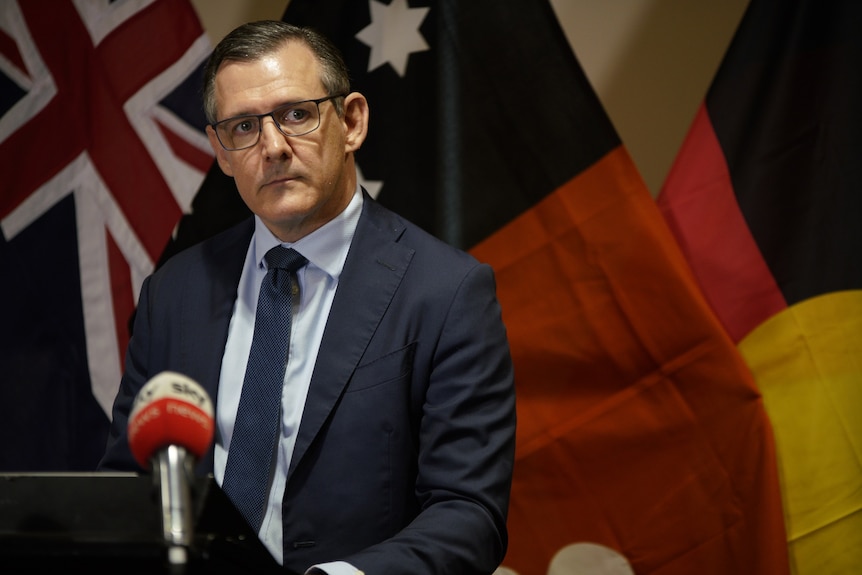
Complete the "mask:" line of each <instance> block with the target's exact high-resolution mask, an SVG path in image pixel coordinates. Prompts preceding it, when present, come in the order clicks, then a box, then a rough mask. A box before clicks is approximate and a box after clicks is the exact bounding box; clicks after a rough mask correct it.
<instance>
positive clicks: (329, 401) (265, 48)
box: [101, 21, 515, 575]
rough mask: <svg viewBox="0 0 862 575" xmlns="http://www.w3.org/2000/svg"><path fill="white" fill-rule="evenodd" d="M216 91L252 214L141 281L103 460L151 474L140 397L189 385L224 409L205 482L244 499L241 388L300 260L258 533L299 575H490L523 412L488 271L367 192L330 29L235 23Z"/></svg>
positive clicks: (360, 117) (218, 52) (215, 113)
mask: <svg viewBox="0 0 862 575" xmlns="http://www.w3.org/2000/svg"><path fill="white" fill-rule="evenodd" d="M204 100H205V102H204V105H205V109H206V113H207V115H208V119H209V121H210V122H211V125H210V126H209V127H208V129H207V133H208V135H209V140H210V143H211V145H212V147H213V150H214V151H215V154H216V157H217V160H218V163H219V166H220V167H221V169H222V170H223V171H224V172H225V173H226V174H228V175H229V176H232V177H233V178H234V179H235V182H236V185H237V189H238V190H239V193H240V195H241V197H242V199H243V200H244V201H245V203H246V204H247V205H248V206H249V208H250V209H251V211H252V212H253V213H254V218H252V219H249V220H248V221H246V222H244V223H242V224H240V225H238V226H236V227H234V228H232V229H230V230H228V231H226V232H224V233H222V234H221V235H219V236H216V237H215V238H213V239H211V240H207V241H205V242H203V243H201V244H198V245H197V246H195V247H193V248H190V249H188V250H186V251H184V252H182V253H180V254H178V255H176V256H174V257H173V258H172V259H171V260H169V261H168V262H166V264H165V265H164V266H163V267H162V268H161V269H160V270H159V271H157V272H156V273H155V274H154V275H153V276H151V277H149V278H148V279H147V280H146V281H145V282H144V284H143V287H142V290H141V295H140V299H139V303H138V312H137V316H136V320H135V328H134V335H133V337H132V340H131V342H130V344H129V349H128V352H127V357H126V362H125V366H126V367H125V373H124V375H123V379H122V382H121V386H120V390H119V393H118V396H117V399H116V402H115V405H114V411H113V423H112V429H111V433H110V438H109V441H108V447H107V451H106V454H105V457H104V459H103V461H102V464H101V467H102V468H103V469H137V467H136V466H135V464H134V461H133V459H132V458H131V456H130V454H129V448H128V440H127V436H126V426H127V423H128V416H129V409H130V406H131V403H132V401H133V399H134V397H135V395H136V394H137V392H138V390H139V389H140V388H141V387H142V386H143V385H144V384H145V383H146V381H147V380H148V379H149V378H151V377H153V376H154V375H156V374H157V373H159V372H161V371H163V370H173V371H176V372H181V373H184V374H186V375H188V376H189V377H191V378H193V379H195V380H196V381H198V382H200V383H201V385H203V386H204V387H205V388H206V389H207V391H208V392H209V393H210V395H211V397H212V398H214V401H215V404H216V440H215V446H214V448H213V450H212V452H211V453H210V455H209V456H208V457H207V458H205V459H204V460H203V461H201V462H200V463H199V466H198V471H199V472H201V473H209V472H212V473H214V475H215V478H216V481H217V482H218V483H219V484H220V485H222V486H223V487H224V488H225V491H226V492H228V494H229V495H230V496H231V497H232V499H234V501H235V502H237V504H239V503H238V502H239V499H241V496H242V494H239V495H237V496H234V495H232V494H231V491H230V490H229V489H228V483H229V480H228V479H227V476H228V475H230V471H229V470H230V469H231V468H232V464H234V463H235V462H236V460H238V458H239V457H240V456H239V455H235V452H237V453H238V449H239V448H236V449H234V443H236V444H237V445H239V442H240V440H239V439H237V436H236V435H235V434H234V429H235V427H236V428H239V427H240V425H239V423H238V420H239V418H240V413H243V412H244V409H243V408H242V407H241V404H242V403H243V399H242V397H244V396H245V395H246V392H248V391H249V390H250V389H251V388H252V387H251V386H252V385H253V384H254V379H255V378H250V379H247V380H246V383H245V384H244V383H243V381H244V379H245V378H246V377H247V376H246V370H247V364H249V366H248V369H249V370H251V369H252V367H251V364H252V363H254V362H251V361H249V356H250V355H254V353H255V352H254V349H253V348H254V347H255V345H256V343H257V342H255V341H253V339H254V338H253V334H256V332H255V323H256V318H260V317H261V315H260V314H258V315H256V312H255V309H256V305H257V303H258V299H259V298H260V299H263V298H264V295H263V291H260V290H262V289H263V286H266V285H268V284H267V281H269V280H268V279H267V278H268V276H267V272H268V269H267V268H268V267H270V266H273V267H274V265H275V264H271V263H268V262H269V261H270V260H269V259H268V257H267V255H266V254H267V252H269V251H270V249H271V248H274V247H277V246H283V247H285V248H293V249H294V250H295V251H296V252H298V253H299V254H301V258H302V259H304V260H307V263H305V264H304V265H301V262H300V267H299V268H298V269H297V270H295V271H291V272H290V274H291V277H293V278H294V281H295V282H296V285H295V286H294V287H293V290H292V292H293V293H294V295H298V301H294V302H293V310H292V325H291V327H290V330H291V331H290V338H289V353H287V356H288V359H287V366H286V371H284V368H283V367H281V368H280V369H281V370H282V371H280V372H279V373H278V378H279V379H278V386H279V388H280V390H279V393H280V414H279V415H278V417H279V418H280V424H279V431H278V432H277V433H276V432H275V431H274V430H273V437H272V438H271V439H270V438H269V436H268V433H267V432H266V431H265V430H263V429H260V431H259V433H258V436H259V437H258V438H257V441H258V442H263V443H269V442H272V443H276V442H277V448H276V449H275V454H274V455H272V460H271V461H265V462H264V463H263V464H262V465H260V466H258V467H261V468H262V469H255V470H252V471H254V472H259V473H263V474H264V476H265V477H266V478H268V483H267V491H266V493H267V494H268V495H266V499H265V503H262V504H261V506H260V507H261V509H260V512H261V513H262V515H263V518H262V520H260V523H259V525H258V524H257V523H256V520H255V521H251V520H250V524H252V525H253V528H255V529H258V533H259V536H260V538H261V540H262V541H263V542H264V544H265V545H266V546H267V548H268V549H269V550H270V552H271V553H272V555H273V557H274V558H275V559H276V560H277V561H278V562H279V563H282V564H283V565H284V566H285V567H287V568H289V569H291V570H293V571H296V572H304V571H306V570H309V569H311V570H314V571H315V572H318V571H317V570H318V569H319V570H322V571H323V572H325V573H330V574H332V575H335V574H340V573H355V572H356V570H361V571H364V572H365V573H367V574H368V575H386V574H398V575H403V574H405V573H411V574H420V573H428V574H435V575H440V574H444V573H453V574H454V573H457V574H461V575H462V574H469V573H491V572H493V571H494V570H495V568H496V566H497V565H498V564H499V563H500V561H501V560H502V558H503V555H504V553H505V549H506V543H507V535H506V513H507V508H508V499H509V488H510V484H511V474H512V464H513V457H514V432H515V399H514V383H513V371H512V365H511V359H510V355H509V348H508V343H507V340H506V333H505V328H504V326H503V324H502V321H501V313H500V309H499V305H498V303H497V300H496V296H495V287H494V278H493V273H492V271H491V269H490V268H489V267H488V266H487V265H483V264H479V263H478V262H476V261H475V260H474V259H473V258H472V257H470V256H469V255H467V254H465V253H463V252H461V251H458V250H456V249H454V248H452V247H450V246H447V245H445V244H444V243H442V242H440V241H438V240H436V239H435V238H433V237H431V236H430V235H428V234H426V233H424V232H423V231H422V230H420V229H419V228H418V227H416V226H414V225H412V224H410V223H409V222H406V221H404V220H403V219H401V218H400V217H398V216H397V215H395V214H393V213H391V212H390V211H388V210H386V209H385V208H383V207H382V206H380V205H379V204H377V203H376V202H375V201H374V200H373V199H372V198H370V197H369V196H368V195H367V194H366V193H365V192H364V190H362V189H361V187H360V186H359V185H358V183H357V176H356V169H355V164H354V157H353V154H354V152H355V151H356V150H357V149H359V147H360V146H361V145H362V143H363V141H364V139H365V135H366V131H367V129H368V118H369V112H368V103H367V101H366V99H365V97H364V96H362V95H361V94H359V93H356V92H353V93H351V92H350V91H349V81H348V75H347V70H346V69H345V67H344V64H343V61H342V60H341V57H340V55H339V54H338V52H337V50H336V49H335V48H334V47H333V46H332V45H331V44H330V43H329V42H328V41H327V40H326V39H325V38H322V37H320V36H319V35H318V34H316V33H314V32H313V31H310V30H307V29H301V28H296V27H293V26H290V25H288V24H285V23H283V22H275V21H271V22H270V21H267V22H257V23H252V24H247V25H244V26H241V27H239V28H238V29H236V30H235V31H233V32H232V33H231V34H229V35H228V36H227V37H226V38H225V39H224V40H223V41H222V42H221V43H220V44H219V45H218V46H217V47H216V49H215V50H214V52H213V55H212V57H211V59H210V62H209V64H208V68H207V71H206V78H205V89H204ZM280 249H281V248H279V250H280ZM276 251H278V250H276ZM280 253H283V252H280ZM278 272H279V273H280V272H282V270H278ZM285 291H291V290H290V288H288V289H286V290H285ZM259 292H260V294H261V295H260V296H259V295H258V294H259ZM294 300H296V298H294ZM261 323H262V322H261ZM272 339H273V338H270V343H271V340H272ZM278 356H279V354H277V353H272V354H269V355H268V356H267V361H266V363H273V362H279V361H283V358H280V357H278ZM249 381H251V383H249ZM244 388H245V389H244ZM276 435H277V437H276ZM234 467H238V466H236V465H234ZM246 467H250V466H248V465H246ZM246 471H249V470H248V469H246ZM243 485H244V483H242V482H241V485H240V491H242V486H243ZM254 511H257V510H253V511H252V513H251V514H249V515H247V517H252V516H254Z"/></svg>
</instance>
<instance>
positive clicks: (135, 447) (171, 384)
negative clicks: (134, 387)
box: [128, 371, 215, 469]
mask: <svg viewBox="0 0 862 575" xmlns="http://www.w3.org/2000/svg"><path fill="white" fill-rule="evenodd" d="M213 414H214V411H213V403H212V400H211V399H210V397H209V395H208V394H207V392H206V390H204V388H203V387H201V386H200V384H198V383H197V382H196V381H194V380H193V379H191V378H189V377H186V376H185V375H182V374H179V373H175V372H172V371H163V372H162V373H160V374H158V375H156V376H155V377H153V378H152V379H150V381H148V382H147V383H146V385H144V387H142V388H141V391H139V392H138V395H137V397H135V402H134V403H133V404H132V412H131V414H130V415H129V427H128V436H129V448H130V449H131V451H132V455H133V456H134V457H135V460H136V461H137V462H138V464H139V465H140V466H141V467H143V468H144V469H149V468H150V460H151V458H152V457H153V456H154V455H155V454H156V452H158V451H159V450H161V449H163V448H165V447H167V446H169V445H176V446H179V447H184V448H185V449H186V450H187V451H188V452H189V453H191V454H192V455H194V456H195V457H198V458H200V457H202V456H203V455H204V454H205V453H206V451H207V450H208V449H209V447H210V444H211V443H212V440H213V433H214V428H215V422H214V419H213Z"/></svg>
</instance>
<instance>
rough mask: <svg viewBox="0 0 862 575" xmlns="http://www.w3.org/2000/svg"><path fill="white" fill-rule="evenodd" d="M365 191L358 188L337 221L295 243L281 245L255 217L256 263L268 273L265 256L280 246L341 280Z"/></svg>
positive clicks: (337, 217)
mask: <svg viewBox="0 0 862 575" xmlns="http://www.w3.org/2000/svg"><path fill="white" fill-rule="evenodd" d="M362 202H363V197H362V190H361V188H360V187H359V185H357V186H356V189H355V190H354V192H353V197H352V198H351V199H350V203H349V204H347V207H346V208H345V209H344V210H343V211H342V212H341V213H340V214H338V215H337V216H335V218H333V219H332V220H330V221H328V222H326V223H325V224H324V225H322V226H321V227H319V228H318V229H316V230H314V231H313V232H311V233H310V234H308V235H307V236H305V237H303V238H301V239H300V240H299V241H297V242H294V243H288V242H282V241H280V240H279V239H278V238H277V237H275V236H274V235H273V234H272V232H271V231H269V228H267V227H266V225H264V223H263V221H262V220H261V219H260V218H259V217H258V216H257V215H255V216H254V238H253V240H252V241H253V244H254V245H253V246H252V250H253V251H254V261H255V262H256V264H257V266H258V267H259V268H261V269H266V265H265V264H264V262H263V256H264V255H266V252H268V251H269V250H270V249H272V248H274V247H275V246H277V245H282V246H284V247H288V248H293V249H295V250H296V251H298V252H299V253H301V254H302V255H303V256H305V258H306V259H307V260H308V262H309V265H313V266H315V267H318V268H320V269H322V270H323V271H324V272H326V273H327V274H328V275H330V276H331V277H333V278H335V279H338V276H339V275H341V270H342V269H343V268H344V261H345V260H346V259H347V251H348V250H349V248H350V242H351V241H352V240H353V233H354V232H355V231H356V224H357V223H358V222H359V215H360V214H361V213H362Z"/></svg>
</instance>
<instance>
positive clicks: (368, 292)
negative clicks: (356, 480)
mask: <svg viewBox="0 0 862 575" xmlns="http://www.w3.org/2000/svg"><path fill="white" fill-rule="evenodd" d="M403 231H404V226H403V224H402V223H401V222H400V221H399V220H398V219H397V218H395V217H394V214H392V213H391V212H388V211H386V210H385V209H383V208H382V207H381V206H380V205H379V204H377V203H376V202H374V200H372V199H371V198H370V197H368V196H367V195H366V197H365V201H364V203H363V208H362V216H361V217H360V219H359V222H358V224H357V227H356V233H355V234H354V237H353V242H352V244H351V246H350V251H349V252H348V256H347V260H346V261H345V264H344V270H343V271H342V274H341V277H340V279H339V282H338V288H337V290H336V292H335V298H334V300H333V302H332V309H331V311H330V313H329V319H328V320H327V323H326V329H325V330H324V333H323V340H322V341H321V345H320V351H319V352H318V360H317V362H316V364H315V368H314V374H313V375H312V378H311V385H310V387H309V390H308V397H307V399H306V403H305V410H304V412H303V415H302V422H301V423H300V427H299V434H298V436H297V439H296V445H295V447H294V452H293V458H292V459H291V463H290V470H289V472H288V480H289V478H290V476H291V475H292V474H293V471H294V469H295V468H296V466H297V465H298V464H299V462H300V461H301V460H302V458H303V457H304V456H305V453H306V452H307V451H308V448H309V446H310V445H311V443H312V442H313V440H314V438H315V437H316V436H317V434H318V433H319V432H320V429H321V427H322V426H323V424H324V422H325V421H326V419H327V418H328V417H329V414H330V412H331V411H332V409H333V407H334V406H335V404H336V402H337V401H338V398H339V397H340V396H341V394H342V392H343V390H344V387H345V385H346V384H347V382H348V380H349V379H350V377H351V375H352V374H353V371H354V370H355V369H356V367H357V365H359V361H360V360H361V359H362V356H363V354H364V353H365V350H366V348H367V347H368V343H369V341H371V338H372V336H373V335H374V332H375V331H376V330H377V327H378V325H379V324H380V320H381V318H382V317H383V314H384V313H385V312H386V309H387V308H388V307H389V303H390V302H391V301H392V297H393V296H394V294H395V292H396V291H397V290H398V286H399V285H400V284H401V280H402V278H403V277H404V273H405V272H406V271H407V267H408V266H409V265H410V260H411V259H412V258H413V250H412V249H411V248H408V247H405V246H403V245H401V244H398V243H396V242H397V239H398V237H399V236H400V235H401V233H403ZM321 358H323V361H321Z"/></svg>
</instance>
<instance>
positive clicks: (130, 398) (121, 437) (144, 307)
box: [98, 277, 152, 472]
mask: <svg viewBox="0 0 862 575" xmlns="http://www.w3.org/2000/svg"><path fill="white" fill-rule="evenodd" d="M151 279H152V278H151V277H148V278H147V279H146V280H144V283H143V285H142V287H141V295H140V298H139V301H138V307H137V311H136V314H135V326H134V334H133V336H132V338H131V340H130V342H129V347H128V349H127V350H126V360H125V370H124V373H123V377H122V379H121V381H120V388H119V390H118V392H117V396H116V398H115V399H114V406H113V409H112V412H111V428H110V431H109V432H108V441H107V446H106V448H105V453H104V455H103V456H102V460H101V461H100V462H99V467H98V469H99V470H100V471H138V472H140V471H143V470H142V469H141V467H140V466H139V465H138V464H137V462H136V461H135V459H134V457H133V456H132V453H131V451H130V450H129V438H128V435H127V433H126V428H127V426H128V422H129V413H130V412H131V410H132V403H133V402H134V401H135V397H136V396H137V395H138V391H140V389H141V387H143V386H144V384H145V383H146V382H147V374H146V372H145V368H144V358H146V357H147V356H148V347H147V346H148V345H149V341H150V325H149V303H148V302H149V298H148V294H149V287H150V282H151Z"/></svg>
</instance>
